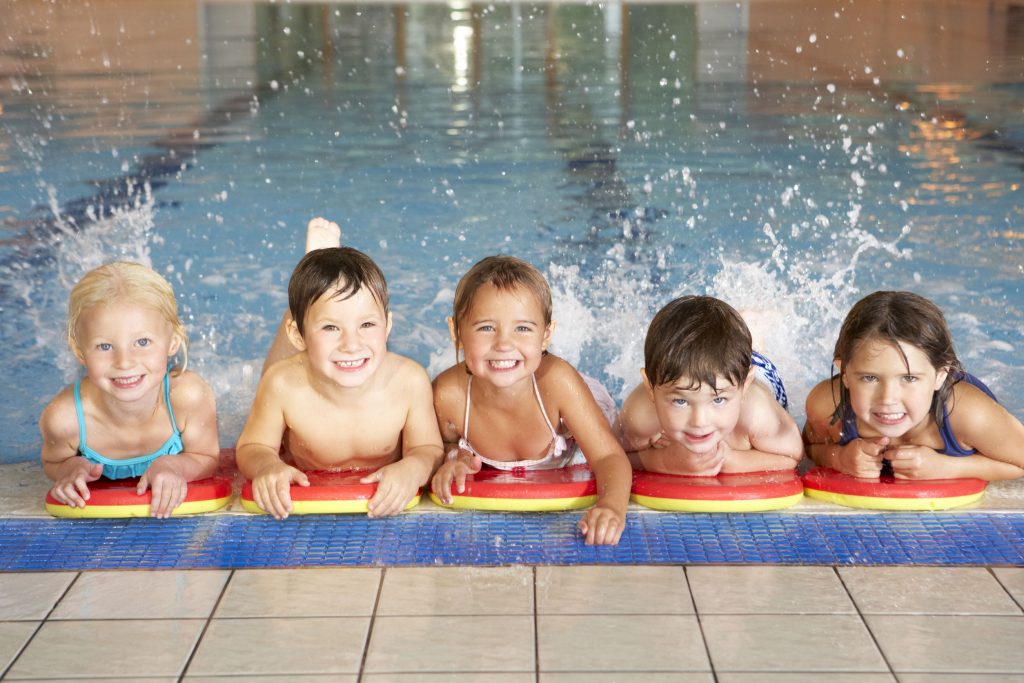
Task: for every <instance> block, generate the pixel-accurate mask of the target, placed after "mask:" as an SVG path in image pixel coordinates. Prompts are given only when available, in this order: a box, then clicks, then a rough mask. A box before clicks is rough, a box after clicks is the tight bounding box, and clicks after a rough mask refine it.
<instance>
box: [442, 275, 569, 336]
mask: <svg viewBox="0 0 1024 683" xmlns="http://www.w3.org/2000/svg"><path fill="white" fill-rule="evenodd" d="M487 284H490V285H494V287H495V288H497V289H498V290H499V291H502V292H510V291H512V290H514V289H516V288H517V287H522V288H523V289H525V290H526V291H527V292H529V293H530V294H532V295H533V296H534V297H536V299H537V302H538V303H540V308H541V312H542V314H543V316H544V327H547V326H548V325H550V324H551V288H550V287H549V286H548V281H547V280H545V279H544V276H543V275H542V274H541V272H540V271H539V270H537V269H536V268H535V267H534V266H533V265H531V264H529V263H527V262H526V261H524V260H522V259H518V258H516V257H514V256H488V257H487V258H484V259H483V260H481V261H477V263H476V264H475V265H474V266H473V267H472V268H470V269H469V270H468V271H466V274H465V275H463V276H462V279H461V280H459V284H458V285H457V286H456V287H455V301H454V304H453V307H452V308H453V310H452V320H453V321H454V329H455V353H456V355H458V351H459V346H461V341H460V340H461V334H460V329H461V327H462V323H463V321H464V320H465V318H466V316H467V315H469V309H470V308H471V307H472V306H473V298H474V297H475V296H476V293H477V292H478V291H479V290H480V288H481V287H483V286H484V285H487Z"/></svg>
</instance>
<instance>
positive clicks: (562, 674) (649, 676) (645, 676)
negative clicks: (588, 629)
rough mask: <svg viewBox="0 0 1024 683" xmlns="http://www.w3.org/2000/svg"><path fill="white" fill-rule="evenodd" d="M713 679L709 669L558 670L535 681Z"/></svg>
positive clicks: (706, 682) (687, 682)
mask: <svg viewBox="0 0 1024 683" xmlns="http://www.w3.org/2000/svg"><path fill="white" fill-rule="evenodd" d="M714 680H715V676H714V674H712V673H711V672H710V671H709V672H707V673H704V672H697V671H690V672H673V673H655V672H653V671H613V672H605V673H598V672H596V671H572V672H570V671H559V672H557V673H541V674H540V676H539V677H538V681H537V683H641V682H642V683H714Z"/></svg>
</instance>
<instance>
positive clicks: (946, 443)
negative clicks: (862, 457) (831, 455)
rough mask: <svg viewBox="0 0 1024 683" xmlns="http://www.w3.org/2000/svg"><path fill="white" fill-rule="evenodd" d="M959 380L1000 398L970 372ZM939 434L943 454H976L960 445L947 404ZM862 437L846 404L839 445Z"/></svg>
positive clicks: (943, 408) (995, 399)
mask: <svg viewBox="0 0 1024 683" xmlns="http://www.w3.org/2000/svg"><path fill="white" fill-rule="evenodd" d="M956 381H957V382H967V383H968V384H970V385H972V386H976V387H978V388H979V389H981V390H982V391H984V392H985V393H986V394H988V396H989V398H991V399H992V400H993V401H995V402H996V403H998V402H999V399H997V398H996V397H995V394H993V393H992V390H991V389H989V388H988V387H987V386H986V385H985V383H984V382H982V381H981V380H980V379H978V378H977V377H975V376H974V375H972V374H970V373H969V372H965V373H962V374H961V375H959V376H958V377H957V378H956ZM939 435H940V436H941V437H942V450H941V451H939V453H942V454H943V455H952V456H955V457H963V456H965V455H974V454H975V453H976V452H977V451H976V450H975V449H973V448H972V449H970V450H967V449H965V448H963V447H962V446H961V445H960V442H959V441H958V440H957V438H956V436H955V435H954V434H953V428H952V427H950V426H949V409H948V408H947V407H946V406H942V425H941V426H940V427H939ZM858 438H860V433H859V432H858V431H857V416H856V415H854V414H853V409H852V408H850V406H849V405H847V406H846V412H845V413H844V414H843V429H842V431H841V432H840V433H839V445H840V446H845V445H846V444H848V443H850V442H851V441H853V440H854V439H858Z"/></svg>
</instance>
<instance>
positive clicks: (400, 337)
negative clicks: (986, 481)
mask: <svg viewBox="0 0 1024 683" xmlns="http://www.w3.org/2000/svg"><path fill="white" fill-rule="evenodd" d="M0 11H2V12H4V16H5V17H8V19H5V29H7V30H6V31H5V32H4V33H6V34H7V47H5V48H4V50H3V52H2V54H0V73H3V75H4V78H3V79H0V106H2V108H0V236H2V237H0V292H2V298H0V306H2V308H3V311H2V312H3V315H2V316H0V321H2V322H0V325H2V330H3V339H4V342H5V343H4V345H3V348H2V350H0V359H2V365H3V367H4V368H5V375H6V384H7V392H6V393H5V394H4V396H3V397H2V398H0V414H2V415H3V416H4V421H3V425H4V429H3V430H2V436H0V439H2V441H0V462H6V463H10V462H18V461H23V460H29V459H33V458H36V457H38V451H39V436H38V430H37V427H36V421H37V420H38V415H39V412H40V411H41V409H42V407H43V406H44V405H45V403H46V402H47V401H48V400H49V398H50V397H51V396H53V395H54V394H55V393H57V392H58V391H59V390H60V388H61V387H62V386H63V385H64V384H66V383H68V382H70V381H73V379H74V378H75V377H76V376H77V373H78V368H77V367H76V363H75V361H74V359H73V357H72V356H71V355H70V353H69V352H68V351H67V350H66V348H65V341H64V337H63V332H62V329H63V324H64V316H65V312H64V308H65V306H66V300H67V293H68V291H69V289H70V287H71V286H72V285H73V283H74V282H75V281H76V280H77V279H78V277H80V276H81V275H82V274H83V273H84V272H85V271H87V270H88V269H90V268H92V267H94V266H96V265H99V264H100V263H102V262H104V261H107V260H110V259H113V258H132V259H140V260H143V261H145V262H148V263H150V264H152V265H153V267H154V268H156V269H157V270H159V271H160V272H162V273H164V274H165V275H166V276H167V277H168V279H169V280H170V281H171V282H172V283H173V284H174V286H175V289H176V292H177V294H178V300H179V305H180V307H181V309H182V312H183V314H184V317H185V321H186V324H187V326H188V328H189V330H190V335H191V341H192V346H191V351H190V363H191V364H192V367H193V368H194V369H196V370H197V371H198V372H199V373H200V374H201V375H203V376H204V377H205V378H206V379H207V380H208V381H209V382H210V383H211V384H212V385H213V386H214V389H215V391H216V393H217V395H218V405H219V409H220V419H221V439H222V443H223V444H224V445H225V446H229V445H231V444H233V442H234V440H235V438H236V437H237V435H238V433H239V431H240V430H241V427H242V424H243V422H244V419H245V415H246V413H247V411H248V407H249V402H250V401H251V400H252V395H253V392H254V389H255V384H256V381H257V379H258V373H259V368H260V365H261V363H262V358H263V354H264V352H265V350H266V348H267V346H268V345H269V343H270V340H271V339H272V336H273V333H274V329H275V326H276V323H277V321H278V320H279V318H280V315H281V313H282V311H283V310H284V307H285V305H286V299H285V286H286V283H287V279H288V275H289V273H290V271H291V268H292V267H293V265H294V264H295V262H296V261H297V260H298V258H299V257H300V256H301V253H302V245H303V235H304V226H305V222H306V221H307V220H308V219H309V218H311V217H313V216H316V215H323V216H327V217H330V218H332V219H334V220H336V221H337V222H338V223H339V224H340V225H341V226H342V230H343V234H344V241H345V242H346V243H347V244H350V245H352V246H355V247H357V248H359V249H362V250H364V251H366V252H367V253H368V254H370V255H371V256H372V257H373V258H374V259H375V260H376V261H377V262H378V263H379V264H380V265H381V267H382V269H383V271H384V273H385V274H386V276H387V277H388V280H389V285H390V288H391V291H392V300H393V306H394V312H395V326H394V331H393V332H392V336H391V341H390V347H391V348H392V350H395V351H397V352H399V353H402V354H405V355H408V356H411V357H412V358H414V359H416V360H417V361H419V362H420V363H422V364H423V365H425V366H427V367H428V368H429V370H430V371H431V373H432V374H435V373H437V372H439V371H441V370H443V369H444V368H445V367H446V366H447V365H449V364H450V363H451V362H453V360H454V351H453V349H452V347H451V344H450V341H449V340H448V333H447V328H446V325H445V321H444V318H445V316H446V315H448V314H449V312H450V308H451V299H452V294H453V291H454V287H455V283H456V282H457V281H458V278H459V277H460V275H461V274H462V273H464V272H465V270H466V269H467V268H468V267H469V266H470V265H471V264H472V263H473V262H475V261H476V260H478V259H479V258H481V257H483V256H485V255H488V254H491V253H496V252H502V253H511V254H515V255H517V256H520V257H523V258H525V259H527V260H530V261H531V262H533V263H535V264H536V265H538V266H539V267H541V268H542V270H544V271H545V272H546V273H547V275H548V276H549V279H550V281H551V284H552V286H553V288H554V290H555V318H556V319H558V320H559V327H558V329H557V332H556V336H555V344H554V349H555V352H556V353H559V354H561V355H563V356H565V357H566V358H568V359H569V360H570V361H572V362H574V363H576V364H577V365H578V366H579V367H580V368H581V369H582V370H584V371H585V372H587V373H589V374H591V375H593V376H595V377H597V378H599V379H601V380H602V381H603V382H605V383H606V384H607V385H608V386H609V388H610V389H611V391H612V393H613V395H616V396H618V397H619V398H621V397H622V396H624V394H625V393H627V392H628V391H629V389H630V388H631V387H632V385H633V383H634V382H635V381H636V380H637V379H638V377H639V373H638V369H639V367H640V366H641V365H642V341H643V335H644V332H645V330H646V325H647V323H648V322H649V320H650V318H651V316H652V315H653V313H654V311H656V310H657V309H658V308H659V307H660V306H661V305H663V304H664V303H666V302H667V301H669V300H670V299H671V298H673V297H674V296H677V295H679V294H683V293H704V292H707V293H710V294H714V295H716V296H720V297H722V298H724V299H726V300H727V301H729V302H731V303H732V304H734V305H735V306H737V307H738V308H740V309H743V310H744V311H745V312H746V313H747V314H748V320H749V322H750V324H751V327H752V329H753V330H754V333H755V336H756V338H757V339H758V342H759V345H760V347H761V348H762V349H763V350H764V352H765V353H766V355H768V356H769V357H771V358H772V359H773V360H775V361H776V363H777V364H778V365H779V367H780V369H781V371H782V374H783V377H784V378H785V379H786V381H787V385H788V389H789V394H790V398H791V405H792V406H793V407H792V411H793V412H794V414H795V416H796V417H797V418H798V419H800V420H802V413H803V409H802V405H803V399H804V397H805V396H806V393H807V391H808V390H809V388H810V387H811V386H812V385H813V384H814V382H816V381H817V380H819V379H822V378H824V377H826V376H828V374H829V370H830V350H831V345H832V344H833V342H834V339H835V335H836V332H837V330H838V325H839V322H840V321H841V320H842V317H843V316H844V315H845V313H846V311H847V310H848V308H849V306H850V305H851V304H852V303H853V302H854V301H855V300H856V299H857V298H859V297H860V296H862V295H863V294H864V293H867V292H869V291H873V290H875V289H912V290H915V291H918V292H920V293H922V294H924V295H925V296H928V297H930V298H932V299H934V300H935V301H936V302H937V303H938V304H939V305H940V306H941V307H942V308H943V309H944V310H945V311H946V314H947V317H948V319H949V322H950V325H951V327H952V329H953V333H954V338H955V339H956V342H957V346H958V350H959V353H960V355H961V358H962V359H963V360H964V362H965V364H966V365H967V366H968V368H969V369H970V370H971V371H972V372H973V373H974V374H976V375H978V376H980V377H982V378H983V379H985V380H986V381H987V382H988V383H989V384H990V386H992V387H993V389H994V390H995V391H996V393H997V395H999V396H1000V397H1001V399H1002V400H1003V402H1004V404H1005V405H1006V406H1007V407H1008V408H1009V409H1010V411H1011V412H1013V413H1014V414H1015V415H1017V416H1022V415H1024V395H1022V393H1021V392H1020V390H1019V387H1021V386H1022V384H1024V361H1021V360H1020V358H1019V356H1018V353H1019V347H1020V339H1021V335H1022V333H1024V295H1022V292H1021V283H1022V281H1024V201H1022V197H1024V190H1022V188H1021V184H1022V176H1021V167H1022V163H1024V123H1022V122H1024V116H1022V113H1024V42H1022V36H1024V13H1021V12H1019V11H1015V10H1014V9H1013V8H1012V7H1009V8H1003V9H1002V10H1000V11H1002V12H1003V15H1002V16H1001V17H1000V18H999V21H994V23H993V20H991V17H989V18H988V19H986V18H985V17H979V16H978V14H979V13H980V12H978V11H976V9H975V6H974V5H973V4H972V3H967V2H964V3H957V2H950V3H944V4H942V6H940V7H936V6H934V5H933V4H932V3H928V2H896V3H888V4H887V5H886V7H885V8H865V7H853V6H852V5H850V4H848V3H839V2H835V3H827V2H826V3H818V4H817V5H816V6H815V9H813V10H809V9H808V8H807V7H803V6H800V5H797V4H792V3H788V2H781V1H779V2H774V1H765V2H757V3H745V2H740V3H696V4H689V3H682V4H652V5H645V4H628V5H622V4H619V3H608V4H605V5H582V4H581V5H575V4H569V5H557V6H552V5H530V4H522V3H508V4H504V3H503V4H496V5H469V4H465V3H457V2H456V3H448V4H430V3H425V4H414V5H401V4H361V5H350V4H302V5H290V4H277V3H253V4H248V3H235V2H198V3H184V4H182V3H171V2H162V1H154V0H148V1H147V2H141V3H133V4H132V5H131V6H129V7H120V6H118V7H116V8H115V7H114V4H113V3H100V4H98V5H97V4H94V5H92V6H86V5H82V6H79V5H75V6H64V5H51V4H46V3H38V4H37V3H28V2H11V1H10V0H6V1H5V0H0ZM992 11H995V10H992ZM876 14H884V15H885V17H886V19H887V21H888V22H890V23H893V24H895V25H903V26H904V30H902V31H897V32H892V34H891V35H890V34H889V33H886V34H885V35H880V34H877V33H875V34H868V35H870V39H866V38H865V35H866V34H865V29H866V27H870V26H871V25H872V22H873V21H875V20H876V19H877V16H876ZM951 22H957V25H958V26H960V27H962V28H963V27H966V28H964V30H965V31H966V32H967V34H969V35H974V33H972V31H974V32H976V33H978V35H980V38H979V40H978V41H977V43H978V44H971V45H968V46H966V47H965V46H961V45H956V46H954V45H946V44H944V43H943V41H942V40H941V36H942V31H943V29H942V27H943V26H945V25H949V24H950V23H951ZM992 26H996V27H998V30H997V29H993V28H992ZM985 31H989V33H985ZM993 31H994V34H993V33H992V32H993ZM993 35H995V37H996V38H999V40H994V39H993ZM937 36H938V37H937ZM979 45H983V46H984V47H979Z"/></svg>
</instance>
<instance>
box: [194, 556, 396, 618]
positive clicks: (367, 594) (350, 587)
mask: <svg viewBox="0 0 1024 683" xmlns="http://www.w3.org/2000/svg"><path fill="white" fill-rule="evenodd" d="M379 586H380V570H379V569H364V568H359V567H341V568H337V567H329V568H322V567H320V568H308V569H245V570H238V571H236V572H235V573H234V576H232V577H231V581H230V582H229V583H228V587H227V590H225V591H224V597H223V598H222V599H221V601H220V605H219V606H218V607H217V613H216V614H215V615H214V616H216V617H217V618H233V617H362V616H370V615H371V614H373V605H374V603H375V602H376V600H377V589H378V587H379Z"/></svg>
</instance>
